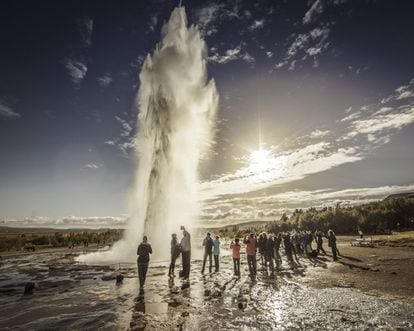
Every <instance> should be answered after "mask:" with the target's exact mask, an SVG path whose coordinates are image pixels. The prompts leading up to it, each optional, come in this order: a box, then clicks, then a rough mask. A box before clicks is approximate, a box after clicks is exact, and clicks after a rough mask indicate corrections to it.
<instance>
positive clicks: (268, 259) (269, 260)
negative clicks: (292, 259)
mask: <svg viewBox="0 0 414 331" xmlns="http://www.w3.org/2000/svg"><path fill="white" fill-rule="evenodd" d="M264 238H266V242H265V245H264V255H265V269H266V273H267V266H268V265H269V270H270V275H271V276H273V273H274V266H273V236H271V235H269V236H268V237H267V236H266V234H264Z"/></svg>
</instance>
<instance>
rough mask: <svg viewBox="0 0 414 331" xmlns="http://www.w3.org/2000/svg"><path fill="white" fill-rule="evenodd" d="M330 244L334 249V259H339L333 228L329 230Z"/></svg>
mask: <svg viewBox="0 0 414 331" xmlns="http://www.w3.org/2000/svg"><path fill="white" fill-rule="evenodd" d="M328 246H329V247H330V248H331V249H332V257H333V260H334V261H336V260H338V256H337V255H336V254H337V251H338V249H337V248H336V236H335V233H334V232H333V231H332V230H329V231H328Z"/></svg>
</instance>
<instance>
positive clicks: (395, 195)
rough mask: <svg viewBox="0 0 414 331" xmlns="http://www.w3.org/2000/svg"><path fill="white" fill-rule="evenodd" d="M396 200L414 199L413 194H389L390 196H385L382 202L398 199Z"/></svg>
mask: <svg viewBox="0 0 414 331" xmlns="http://www.w3.org/2000/svg"><path fill="white" fill-rule="evenodd" d="M398 198H408V199H413V198H414V192H404V193H396V194H391V195H389V196H387V197H386V198H385V199H384V200H390V199H398Z"/></svg>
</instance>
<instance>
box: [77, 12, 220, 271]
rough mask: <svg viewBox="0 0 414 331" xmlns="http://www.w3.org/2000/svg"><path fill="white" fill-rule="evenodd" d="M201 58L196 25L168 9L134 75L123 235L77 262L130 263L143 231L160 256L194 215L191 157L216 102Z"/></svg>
mask: <svg viewBox="0 0 414 331" xmlns="http://www.w3.org/2000/svg"><path fill="white" fill-rule="evenodd" d="M206 57H207V51H206V45H205V42H204V41H203V40H202V39H201V37H200V34H199V31H198V30H197V27H195V26H191V27H187V17H186V14H185V9H184V7H180V8H176V9H175V10H174V11H173V12H172V14H171V17H170V20H169V22H168V23H166V24H165V25H164V27H163V29H162V40H161V42H160V44H159V45H157V47H156V49H155V51H154V53H153V54H152V56H150V55H148V56H147V58H146V60H145V62H144V64H143V67H142V70H141V73H140V81H141V85H140V90H139V94H138V107H139V115H138V119H139V130H138V132H139V133H138V134H137V137H136V145H137V149H138V159H139V165H138V171H137V173H136V179H135V181H136V183H135V188H134V190H133V192H132V194H131V201H130V204H131V217H130V221H129V224H128V227H127V230H126V234H125V238H124V239H123V240H122V241H120V242H118V243H116V244H115V245H114V247H113V248H112V250H110V251H108V252H103V253H99V252H98V253H92V254H88V255H84V256H81V257H79V261H82V262H90V263H101V262H124V261H134V260H135V259H136V247H137V244H138V242H140V240H141V239H142V235H143V234H146V235H148V238H149V242H150V243H151V244H152V247H153V251H154V256H155V257H156V258H159V259H163V258H167V257H168V256H169V242H170V236H171V233H173V232H175V233H178V232H179V227H180V225H184V226H186V227H188V228H190V229H191V224H192V221H193V220H194V218H196V217H197V214H198V206H197V168H198V163H199V160H200V157H201V155H202V154H203V153H204V152H205V151H206V150H207V148H208V146H209V143H210V142H211V138H212V128H213V121H214V117H215V114H216V110H217V105H218V94H217V91H216V87H215V83H214V81H213V80H211V81H209V82H208V81H207V71H206ZM179 237H180V236H179Z"/></svg>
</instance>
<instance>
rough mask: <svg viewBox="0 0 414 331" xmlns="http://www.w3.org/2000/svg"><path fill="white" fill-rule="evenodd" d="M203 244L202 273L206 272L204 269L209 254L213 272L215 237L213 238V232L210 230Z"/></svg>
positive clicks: (210, 266) (210, 267)
mask: <svg viewBox="0 0 414 331" xmlns="http://www.w3.org/2000/svg"><path fill="white" fill-rule="evenodd" d="M203 246H204V259H203V267H202V268H201V273H202V274H203V273H204V269H205V267H206V261H207V256H208V258H209V263H210V264H209V271H210V273H211V269H212V267H213V261H212V258H213V257H212V254H213V246H214V242H213V239H212V238H211V234H210V233H209V232H207V235H206V237H205V238H204V240H203Z"/></svg>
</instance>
